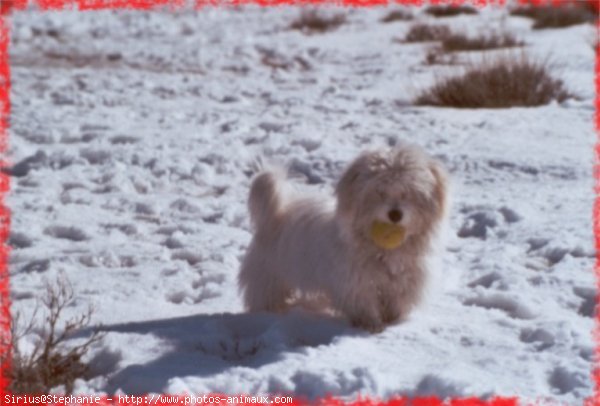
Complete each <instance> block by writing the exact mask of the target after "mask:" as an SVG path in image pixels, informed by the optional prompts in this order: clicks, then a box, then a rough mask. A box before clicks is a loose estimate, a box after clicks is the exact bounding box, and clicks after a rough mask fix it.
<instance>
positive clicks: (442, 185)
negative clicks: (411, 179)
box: [429, 159, 448, 220]
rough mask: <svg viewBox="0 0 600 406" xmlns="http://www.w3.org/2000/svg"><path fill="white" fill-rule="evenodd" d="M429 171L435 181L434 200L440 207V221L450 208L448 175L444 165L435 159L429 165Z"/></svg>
mask: <svg viewBox="0 0 600 406" xmlns="http://www.w3.org/2000/svg"><path fill="white" fill-rule="evenodd" d="M429 170H430V171H431V174H432V175H433V178H434V179H435V184H434V187H433V198H434V200H435V202H436V204H437V205H438V210H437V212H438V217H439V218H438V220H440V219H441V218H442V217H444V215H445V213H446V210H447V206H448V174H447V172H446V169H444V167H443V166H442V164H441V163H440V162H439V161H437V160H435V159H433V160H431V162H430V163H429Z"/></svg>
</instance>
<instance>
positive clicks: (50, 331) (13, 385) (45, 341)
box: [0, 279, 101, 394]
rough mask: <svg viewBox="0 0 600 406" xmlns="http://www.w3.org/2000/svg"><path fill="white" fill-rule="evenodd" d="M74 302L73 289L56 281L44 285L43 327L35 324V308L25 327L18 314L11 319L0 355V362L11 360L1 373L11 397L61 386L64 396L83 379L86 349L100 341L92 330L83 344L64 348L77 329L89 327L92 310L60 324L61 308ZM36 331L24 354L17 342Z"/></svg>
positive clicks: (63, 281)
mask: <svg viewBox="0 0 600 406" xmlns="http://www.w3.org/2000/svg"><path fill="white" fill-rule="evenodd" d="M73 299H74V295H73V289H72V287H71V285H70V284H69V283H68V282H67V281H66V279H59V281H58V283H57V285H56V286H54V287H53V286H51V285H49V284H47V285H46V295H45V296H44V297H43V298H42V300H41V301H42V304H43V307H44V308H45V312H46V317H45V322H44V324H43V325H39V324H37V323H36V322H35V316H36V315H37V312H38V309H39V308H36V310H35V312H34V314H33V316H32V318H31V319H30V321H29V323H28V324H27V325H26V326H22V325H20V314H16V315H15V316H14V317H13V319H12V320H11V325H10V337H9V339H8V340H9V341H8V343H5V344H8V348H9V351H8V352H7V353H5V354H3V355H2V359H0V363H6V362H8V361H9V360H11V368H9V369H6V370H5V371H4V373H5V374H6V376H5V377H6V378H7V379H8V381H9V387H8V391H9V392H10V393H15V394H44V393H49V391H50V389H52V388H54V387H56V386H60V385H63V386H64V388H65V391H66V393H67V394H70V393H72V392H73V386H74V383H75V380H76V379H79V378H84V377H85V376H86V374H87V372H88V366H87V365H86V364H85V363H84V362H83V361H82V358H83V356H84V355H85V354H86V353H87V352H88V350H89V348H90V346H91V345H92V344H93V343H95V342H97V341H98V340H100V338H101V335H100V334H99V331H97V330H96V331H95V332H93V333H92V335H91V336H90V337H89V338H88V339H87V340H85V341H84V342H83V343H81V344H78V345H75V346H67V345H66V341H67V340H68V339H69V338H71V336H72V335H73V334H74V333H75V332H76V331H78V330H81V329H83V328H86V327H88V326H89V323H90V319H91V315H92V310H91V309H89V311H88V312H87V313H85V314H83V315H81V316H79V317H75V318H71V319H69V320H67V321H65V322H62V318H63V317H62V316H63V312H64V309H65V308H66V307H67V306H69V305H70V304H71V303H72V302H73ZM33 332H36V333H37V334H38V335H39V337H38V340H37V342H36V344H35V346H34V348H33V351H31V353H29V354H24V353H23V352H22V351H21V349H20V347H19V341H21V340H22V339H23V337H25V336H26V335H28V334H30V333H33Z"/></svg>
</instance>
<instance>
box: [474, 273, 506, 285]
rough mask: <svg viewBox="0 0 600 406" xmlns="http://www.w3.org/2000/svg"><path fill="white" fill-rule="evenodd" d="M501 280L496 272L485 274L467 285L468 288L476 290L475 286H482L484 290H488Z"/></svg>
mask: <svg viewBox="0 0 600 406" xmlns="http://www.w3.org/2000/svg"><path fill="white" fill-rule="evenodd" d="M500 280H502V276H500V274H499V273H498V272H490V273H488V274H485V275H483V276H481V277H479V278H477V279H475V280H474V281H471V282H469V283H468V284H467V286H468V287H470V288H476V287H477V286H483V287H484V288H486V289H489V288H490V287H491V286H492V285H494V283H495V282H497V281H500Z"/></svg>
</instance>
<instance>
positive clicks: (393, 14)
mask: <svg viewBox="0 0 600 406" xmlns="http://www.w3.org/2000/svg"><path fill="white" fill-rule="evenodd" d="M412 19H413V15H412V14H411V13H410V12H408V11H404V10H393V11H390V12H389V13H388V14H386V16H385V17H383V18H382V19H381V22H382V23H393V22H395V21H409V20H412Z"/></svg>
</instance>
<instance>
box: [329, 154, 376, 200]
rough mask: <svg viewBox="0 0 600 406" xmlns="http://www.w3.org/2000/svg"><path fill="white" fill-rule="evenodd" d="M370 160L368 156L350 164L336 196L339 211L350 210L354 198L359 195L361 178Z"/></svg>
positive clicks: (363, 156) (339, 184) (336, 191)
mask: <svg viewBox="0 0 600 406" xmlns="http://www.w3.org/2000/svg"><path fill="white" fill-rule="evenodd" d="M368 160H369V156H368V155H367V154H363V155H361V156H360V157H358V158H357V159H356V160H355V161H354V162H352V164H350V166H349V167H348V168H347V169H346V171H345V172H344V174H343V175H342V178H341V179H340V181H339V182H338V184H337V187H336V189H335V194H336V195H337V198H338V210H339V211H342V212H345V211H348V210H349V209H350V206H351V203H352V200H353V196H356V195H357V193H358V191H359V185H360V183H361V182H360V181H361V178H362V177H363V176H364V172H365V171H366V170H367V168H368Z"/></svg>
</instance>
